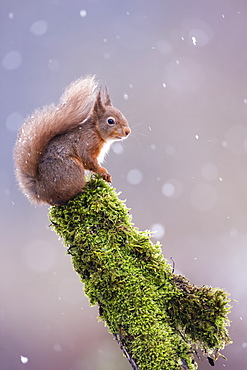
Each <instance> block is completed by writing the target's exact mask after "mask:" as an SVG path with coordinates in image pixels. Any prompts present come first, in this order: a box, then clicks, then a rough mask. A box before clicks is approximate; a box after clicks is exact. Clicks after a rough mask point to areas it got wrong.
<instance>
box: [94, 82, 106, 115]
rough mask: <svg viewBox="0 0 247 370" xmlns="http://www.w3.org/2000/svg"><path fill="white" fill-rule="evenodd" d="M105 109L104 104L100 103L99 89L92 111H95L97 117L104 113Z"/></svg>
mask: <svg viewBox="0 0 247 370" xmlns="http://www.w3.org/2000/svg"><path fill="white" fill-rule="evenodd" d="M105 110H106V109H105V105H104V104H103V103H102V92H101V89H100V90H99V92H98V94H97V95H96V99H95V103H94V107H93V113H95V114H96V115H97V116H98V117H101V116H102V115H103V114H104V113H105Z"/></svg>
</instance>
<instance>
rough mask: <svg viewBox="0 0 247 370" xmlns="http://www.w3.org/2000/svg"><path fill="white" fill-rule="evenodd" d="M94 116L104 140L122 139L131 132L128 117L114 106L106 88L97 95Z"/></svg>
mask: <svg viewBox="0 0 247 370" xmlns="http://www.w3.org/2000/svg"><path fill="white" fill-rule="evenodd" d="M92 118H93V119H92V121H93V122H94V124H95V125H96V128H97V130H98V132H99V134H100V136H101V137H102V139H103V140H104V141H108V140H112V141H114V140H122V139H125V138H126V137H127V136H128V135H129V134H130V132H131V130H130V128H129V125H128V122H127V120H126V118H125V117H124V116H123V114H122V113H121V112H120V111H119V110H118V109H116V108H114V107H113V105H112V102H111V99H110V96H109V94H108V92H107V90H106V89H104V90H103V89H100V90H99V92H98V94H97V96H96V99H95V103H94V107H93V111H92Z"/></svg>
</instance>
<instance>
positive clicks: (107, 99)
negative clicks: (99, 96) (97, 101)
mask: <svg viewBox="0 0 247 370" xmlns="http://www.w3.org/2000/svg"><path fill="white" fill-rule="evenodd" d="M104 98H105V99H104V100H105V105H111V106H112V102H111V98H110V94H109V92H108V90H107V87H105V89H104Z"/></svg>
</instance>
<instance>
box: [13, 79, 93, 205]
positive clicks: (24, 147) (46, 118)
mask: <svg viewBox="0 0 247 370" xmlns="http://www.w3.org/2000/svg"><path fill="white" fill-rule="evenodd" d="M97 90H98V83H97V82H96V81H95V77H94V76H87V77H84V78H80V79H78V80H76V81H74V82H72V83H71V84H70V85H69V86H68V87H67V88H66V89H65V91H64V93H63V95H62V96H61V98H60V103H59V104H58V105H57V106H56V105H54V104H51V105H49V106H45V107H44V108H43V109H41V110H36V111H35V112H34V113H33V114H32V115H31V116H29V117H27V119H26V120H25V122H24V124H23V125H22V127H21V129H20V131H19V133H18V138H17V141H16V144H15V148H14V161H15V169H16V177H17V180H18V182H19V185H20V187H21V189H22V190H23V192H24V193H25V194H26V195H27V196H28V197H29V199H30V200H34V199H32V194H34V191H35V183H36V180H37V173H38V164H39V159H40V157H41V155H42V154H43V152H44V150H45V148H46V147H47V145H48V143H49V141H50V140H51V139H52V138H54V137H55V136H57V135H61V134H64V133H66V132H68V131H70V130H71V129H73V128H74V127H76V126H78V125H79V124H80V123H82V122H83V121H84V120H85V119H86V118H87V117H88V116H89V114H90V111H91V109H92V107H93V104H94V101H95V98H96V94H97ZM28 189H29V190H30V191H28ZM36 201H37V200H36Z"/></svg>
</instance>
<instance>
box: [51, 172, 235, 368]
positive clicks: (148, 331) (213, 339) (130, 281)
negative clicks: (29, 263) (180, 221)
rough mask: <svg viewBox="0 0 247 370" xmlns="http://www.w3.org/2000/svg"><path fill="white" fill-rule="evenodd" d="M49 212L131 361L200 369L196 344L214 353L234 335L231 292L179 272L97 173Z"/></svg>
mask: <svg viewBox="0 0 247 370" xmlns="http://www.w3.org/2000/svg"><path fill="white" fill-rule="evenodd" d="M49 217H50V219H51V222H52V225H53V227H54V230H55V231H56V232H57V234H58V235H59V236H60V237H62V238H63V240H64V243H65V246H66V247H67V248H68V253H70V254H71V256H72V262H73V266H74V269H75V271H76V272H77V273H78V274H79V275H80V277H81V281H82V282H83V283H84V290H85V293H86V295H87V296H88V298H89V300H90V303H91V304H92V305H95V304H97V305H98V306H99V313H100V319H101V320H102V321H104V322H105V324H106V325H107V327H108V330H109V332H110V333H112V334H113V335H114V337H115V339H116V340H117V341H118V342H119V344H120V346H121V348H122V350H123V352H124V353H125V355H126V356H127V358H128V360H129V361H130V363H131V365H132V367H133V368H135V369H140V370H161V369H162V370H166V369H167V370H176V369H196V368H197V364H196V362H195V361H194V353H195V351H196V349H197V348H200V349H201V350H202V351H203V353H204V354H205V355H206V356H208V357H210V358H213V359H214V360H215V359H217V356H218V352H219V350H220V349H223V348H224V346H225V345H226V344H228V343H230V338H229V336H228V333H227V329H226V326H227V325H228V324H229V321H228V319H227V315H228V313H229V301H230V300H229V298H228V295H227V293H226V292H225V291H223V290H221V289H218V288H216V289H213V288H211V287H206V286H202V287H196V286H194V285H191V284H190V283H189V281H188V280H187V279H185V277H183V276H177V275H175V274H173V273H172V271H171V268H170V265H169V264H168V263H167V261H166V260H165V259H164V257H163V255H162V253H161V248H160V245H159V244H156V245H154V244H153V243H152V242H151V240H150V235H149V234H148V233H147V232H141V231H139V230H138V229H137V228H136V227H134V225H133V224H132V222H131V216H130V215H129V210H128V209H127V208H126V206H125V204H124V202H122V201H121V200H119V198H118V195H117V193H116V191H115V190H114V189H113V188H112V187H111V186H110V185H109V184H108V183H106V182H105V181H104V180H102V179H101V178H99V177H92V178H91V180H90V181H88V182H87V185H86V186H85V189H84V192H83V193H82V194H80V195H78V196H77V197H76V198H74V199H73V200H71V201H70V202H68V204H67V205H66V206H60V207H51V209H50V215H49Z"/></svg>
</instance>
